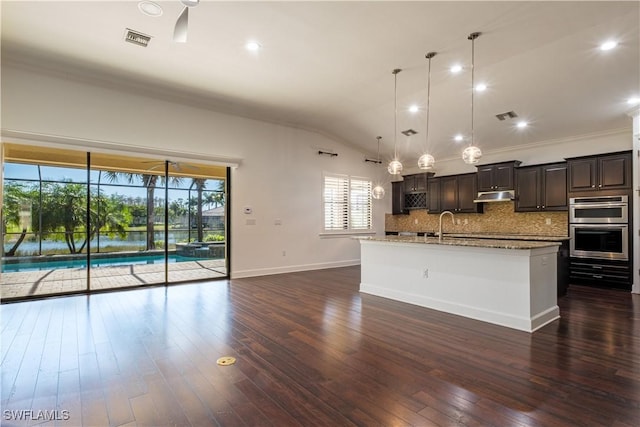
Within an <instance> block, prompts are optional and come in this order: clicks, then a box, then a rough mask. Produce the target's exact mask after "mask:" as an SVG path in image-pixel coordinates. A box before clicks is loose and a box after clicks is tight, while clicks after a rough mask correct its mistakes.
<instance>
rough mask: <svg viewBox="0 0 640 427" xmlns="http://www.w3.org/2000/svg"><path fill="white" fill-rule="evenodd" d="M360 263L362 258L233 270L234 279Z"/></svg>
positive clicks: (232, 276) (349, 265)
mask: <svg viewBox="0 0 640 427" xmlns="http://www.w3.org/2000/svg"><path fill="white" fill-rule="evenodd" d="M353 265H360V259H359V258H358V259H350V260H346V261H333V262H320V263H314V264H299V265H287V266H283V267H271V268H257V269H252V270H237V271H232V272H231V278H232V279H242V278H244V277H256V276H270V275H273V274H283V273H295V272H298V271H310V270H324V269H327V268H338V267H351V266H353Z"/></svg>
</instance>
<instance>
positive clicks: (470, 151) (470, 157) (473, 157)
mask: <svg viewBox="0 0 640 427" xmlns="http://www.w3.org/2000/svg"><path fill="white" fill-rule="evenodd" d="M480 157H482V151H481V150H480V149H479V148H478V147H476V146H473V145H470V146H468V147H467V148H465V149H464V151H463V152H462V160H464V162H465V163H466V164H468V165H474V164H476V163H478V161H479V160H480Z"/></svg>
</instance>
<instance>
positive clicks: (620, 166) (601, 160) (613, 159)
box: [567, 151, 631, 192]
mask: <svg viewBox="0 0 640 427" xmlns="http://www.w3.org/2000/svg"><path fill="white" fill-rule="evenodd" d="M567 164H568V180H569V191H570V192H579V191H598V190H620V189H625V190H627V189H630V188H631V152H630V151H625V152H622V153H613V154H604V155H598V156H589V157H577V158H572V159H567Z"/></svg>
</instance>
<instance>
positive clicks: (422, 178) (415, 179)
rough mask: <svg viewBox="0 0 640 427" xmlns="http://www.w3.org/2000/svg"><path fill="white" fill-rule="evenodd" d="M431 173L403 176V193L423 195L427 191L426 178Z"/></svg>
mask: <svg viewBox="0 0 640 427" xmlns="http://www.w3.org/2000/svg"><path fill="white" fill-rule="evenodd" d="M429 175H433V174H432V173H418V174H414V175H404V176H403V177H402V178H403V179H404V192H405V193H425V192H426V191H427V177H428V176H429Z"/></svg>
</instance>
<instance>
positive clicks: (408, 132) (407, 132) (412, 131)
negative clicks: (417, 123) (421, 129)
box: [401, 129, 418, 136]
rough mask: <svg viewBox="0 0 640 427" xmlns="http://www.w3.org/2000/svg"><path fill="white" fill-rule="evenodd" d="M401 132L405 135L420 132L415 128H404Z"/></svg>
mask: <svg viewBox="0 0 640 427" xmlns="http://www.w3.org/2000/svg"><path fill="white" fill-rule="evenodd" d="M401 133H402V134H403V135H404V136H413V135H415V134H417V133H418V132H416V131H415V130H413V129H407V130H403V131H402V132H401Z"/></svg>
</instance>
